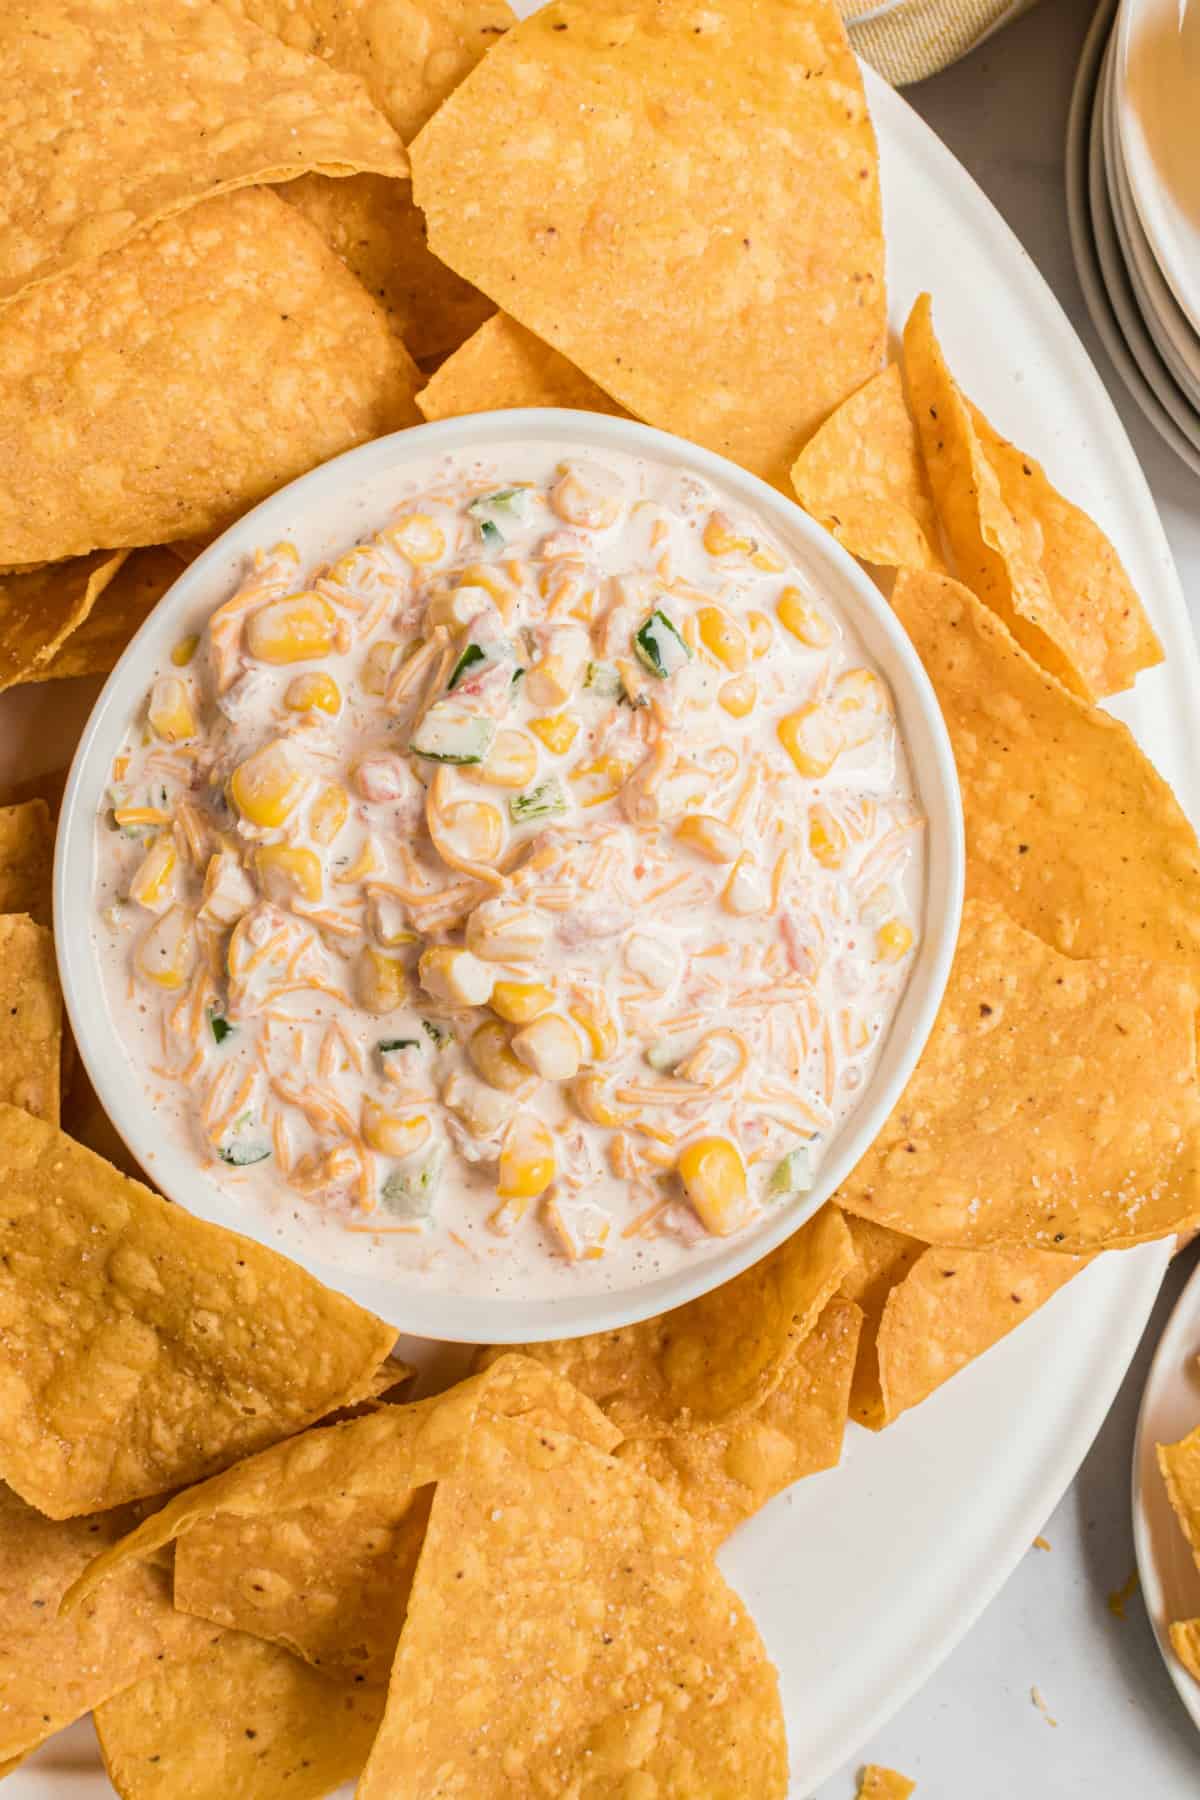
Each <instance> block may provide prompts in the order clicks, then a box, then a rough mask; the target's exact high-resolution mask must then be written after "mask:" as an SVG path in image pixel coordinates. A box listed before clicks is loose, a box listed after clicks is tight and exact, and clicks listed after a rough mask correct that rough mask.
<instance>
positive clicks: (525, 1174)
mask: <svg viewBox="0 0 1200 1800" xmlns="http://www.w3.org/2000/svg"><path fill="white" fill-rule="evenodd" d="M556 1167H557V1165H556V1161H555V1155H554V1139H553V1138H552V1137H551V1135H550V1132H549V1130H548V1128H547V1127H546V1126H545V1125H544V1124H543V1123H542V1121H541V1120H540V1119H539V1118H537V1117H536V1116H535V1115H534V1114H533V1113H518V1114H517V1116H516V1118H515V1119H514V1120H513V1121H512V1123H511V1124H510V1126H509V1127H508V1130H507V1131H506V1132H505V1134H504V1143H503V1146H502V1147H501V1150H500V1179H499V1182H498V1183H497V1186H496V1192H497V1193H498V1194H499V1195H500V1198H501V1199H502V1200H536V1199H537V1196H538V1195H539V1194H544V1193H545V1191H546V1189H547V1188H548V1187H549V1186H550V1183H551V1182H552V1181H553V1180H554V1176H555V1173H556Z"/></svg>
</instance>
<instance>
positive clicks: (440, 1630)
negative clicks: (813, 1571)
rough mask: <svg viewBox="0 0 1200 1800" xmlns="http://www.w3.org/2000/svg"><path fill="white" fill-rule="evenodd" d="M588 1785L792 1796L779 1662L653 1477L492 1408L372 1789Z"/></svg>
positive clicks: (441, 1494) (428, 1544)
mask: <svg viewBox="0 0 1200 1800" xmlns="http://www.w3.org/2000/svg"><path fill="white" fill-rule="evenodd" d="M638 1777H641V1779H640V1780H639V1779H638ZM585 1784H586V1786H587V1787H590V1788H592V1789H593V1790H594V1791H595V1792H596V1793H601V1792H603V1793H611V1794H616V1793H621V1792H623V1793H627V1794H630V1795H632V1794H634V1793H635V1792H638V1791H639V1790H640V1791H641V1792H644V1793H646V1794H664V1795H665V1794H703V1795H704V1796H705V1800H746V1797H747V1796H748V1795H753V1796H754V1797H755V1800H783V1796H784V1795H785V1794H786V1792H787V1785H788V1773H787V1746H786V1741H785V1737H784V1725H783V1714H782V1709H781V1707H780V1702H779V1691H778V1686H777V1682H776V1676H775V1671H774V1669H773V1668H772V1666H771V1664H770V1663H769V1662H768V1660H767V1656H766V1652H765V1650H764V1649H763V1646H762V1642H761V1640H760V1638H759V1636H758V1633H757V1631H756V1630H755V1627H754V1625H753V1623H752V1621H751V1620H750V1618H749V1616H748V1614H747V1613H746V1612H745V1610H744V1608H743V1607H742V1605H741V1603H740V1601H739V1600H738V1598H737V1596H736V1595H735V1594H734V1593H733V1592H732V1591H731V1590H730V1589H729V1588H728V1587H727V1586H726V1585H725V1582H724V1580H723V1579H722V1577H721V1576H720V1574H719V1573H718V1571H717V1568H716V1565H715V1564H714V1563H713V1562H712V1561H711V1560H710V1559H709V1557H708V1556H706V1555H705V1553H704V1550H703V1547H702V1545H701V1543H700V1542H699V1538H698V1533H697V1531H696V1528H695V1527H694V1526H693V1524H692V1522H691V1520H690V1519H689V1518H688V1516H687V1514H686V1513H684V1512H682V1511H681V1510H680V1509H679V1508H678V1507H677V1506H676V1505H675V1504H674V1502H673V1501H671V1500H670V1499H669V1498H668V1496H667V1495H666V1494H664V1493H663V1492H662V1491H661V1489H659V1488H658V1487H657V1486H656V1484H655V1483H654V1482H653V1481H648V1480H647V1479H646V1478H645V1477H644V1476H641V1475H639V1474H638V1473H637V1472H636V1471H635V1470H634V1469H631V1468H630V1467H628V1466H627V1465H624V1464H622V1463H620V1462H617V1461H614V1460H613V1459H612V1458H611V1457H609V1456H606V1455H605V1454H604V1453H603V1452H602V1451H600V1450H597V1449H595V1448H594V1447H593V1446H592V1445H590V1444H586V1443H584V1442H582V1441H581V1440H580V1439H578V1438H573V1437H569V1436H566V1435H565V1434H564V1433H561V1432H556V1431H553V1430H551V1429H549V1428H544V1429H541V1430H534V1429H531V1428H530V1427H529V1426H528V1425H526V1424H524V1423H523V1422H522V1421H519V1420H516V1419H500V1418H491V1417H485V1418H481V1419H480V1421H479V1423H478V1425H477V1426H476V1428H475V1430H474V1431H473V1432H472V1434H471V1439H470V1447H469V1450H468V1454H467V1458H466V1461H465V1463H464V1465H463V1467H462V1469H461V1471H460V1472H459V1473H458V1474H455V1475H452V1476H450V1477H449V1478H448V1479H447V1480H445V1481H443V1482H441V1483H440V1484H439V1486H438V1489H437V1493H436V1495H435V1498H434V1502H433V1512H432V1515H431V1518H430V1522H429V1531H428V1534H427V1536H426V1539H425V1548H424V1550H423V1551H422V1553H421V1561H420V1564H419V1565H418V1569H417V1577H416V1581H415V1583H414V1586H413V1592H412V1599H411V1601H410V1604H409V1611H408V1618H407V1620H406V1622H405V1626H404V1630H403V1632H402V1634H401V1638H400V1648H399V1650H398V1651H397V1654H396V1662H395V1666H394V1668H393V1670H392V1681H391V1687H390V1690H389V1694H388V1705H387V1711H386V1713H385V1715H384V1720H383V1724H382V1726H381V1727H380V1730H379V1735H378V1737H377V1738H376V1740H375V1745H374V1748H373V1749H372V1751H371V1755H370V1759H369V1760H368V1763H367V1767H366V1769H365V1771H364V1773H363V1776H362V1779H361V1781H360V1783H359V1786H358V1796H359V1800H395V1796H396V1795H398V1794H418V1793H420V1794H425V1793H433V1792H435V1791H440V1792H442V1793H446V1794H449V1793H462V1794H464V1795H465V1794H468V1793H469V1794H470V1796H471V1800H510V1797H511V1796H512V1795H514V1794H516V1793H521V1794H542V1793H545V1794H566V1793H569V1792H582V1791H583V1790H584V1787H585Z"/></svg>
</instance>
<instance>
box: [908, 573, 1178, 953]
mask: <svg viewBox="0 0 1200 1800" xmlns="http://www.w3.org/2000/svg"><path fill="white" fill-rule="evenodd" d="M892 605H893V607H894V608H895V611H896V614H897V617H898V618H899V620H900V623H901V624H902V625H903V626H904V628H905V630H906V631H907V632H908V635H909V637H910V638H911V639H912V640H913V643H914V644H915V645H916V648H917V652H918V654H919V655H920V658H921V661H922V662H923V663H924V665H925V669H926V672H927V673H928V675H929V678H930V680H931V681H932V683H933V686H934V690H935V692H936V694H937V697H938V701H939V703H940V705H941V709H942V714H943V716H944V718H945V720H946V725H947V727H948V729H949V732H950V741H951V743H952V745H953V748H954V760H955V763H956V764H957V766H958V780H959V786H960V788H961V790H962V798H963V817H964V823H965V826H966V839H967V893H968V895H969V896H971V897H974V898H976V899H980V900H991V901H994V902H995V903H996V904H997V905H1000V906H1003V907H1004V908H1005V910H1006V911H1007V912H1010V913H1011V914H1012V916H1013V917H1014V918H1015V919H1016V920H1017V921H1018V922H1019V923H1020V924H1021V925H1024V926H1025V928H1026V929H1027V930H1029V931H1034V932H1036V933H1037V934H1038V936H1039V937H1043V938H1045V939H1046V941H1047V943H1050V944H1053V945H1054V946H1055V948H1056V949H1058V950H1061V951H1063V952H1065V953H1066V954H1067V955H1070V956H1145V957H1154V958H1163V959H1165V960H1168V961H1180V962H1190V963H1193V964H1200V845H1198V844H1197V842H1196V833H1195V831H1194V830H1193V828H1192V825H1191V824H1190V822H1189V820H1188V819H1187V817H1186V816H1185V814H1184V812H1183V809H1182V808H1181V807H1180V805H1179V803H1178V801H1177V800H1176V799H1175V796H1174V794H1173V793H1172V792H1171V790H1170V788H1169V787H1168V786H1167V784H1166V782H1165V781H1164V780H1163V779H1162V777H1161V775H1159V774H1158V772H1157V770H1156V769H1155V768H1154V766H1153V764H1152V763H1151V762H1150V761H1149V760H1148V759H1147V757H1146V756H1145V755H1144V753H1143V752H1142V751H1141V749H1140V748H1139V747H1138V745H1137V743H1136V741H1135V740H1134V738H1133V736H1132V735H1131V733H1130V732H1129V731H1128V729H1127V728H1126V727H1125V726H1124V725H1122V724H1121V723H1120V722H1119V721H1118V720H1116V719H1113V718H1110V717H1109V715H1108V714H1107V713H1104V712H1101V711H1099V710H1098V709H1097V708H1095V707H1091V706H1088V705H1086V704H1085V703H1084V702H1083V701H1080V700H1078V699H1076V698H1075V696H1074V695H1073V694H1069V693H1067V692H1066V690H1065V689H1064V688H1063V687H1062V686H1061V684H1060V683H1059V682H1057V681H1055V680H1054V678H1053V677H1052V676H1050V675H1047V674H1046V673H1045V671H1044V670H1042V669H1039V668H1038V666H1037V664H1036V663H1035V662H1033V661H1032V659H1031V658H1030V657H1028V656H1027V655H1026V654H1025V652H1024V651H1023V650H1022V649H1021V647H1020V645H1019V644H1018V643H1017V642H1016V640H1015V639H1014V638H1013V637H1012V635H1011V634H1010V633H1009V632H1008V631H1007V630H1006V629H1005V628H1004V626H1003V624H1002V623H1001V622H1000V620H999V619H998V618H996V616H995V615H994V614H993V613H991V612H989V611H988V609H987V608H986V607H985V606H983V605H981V603H980V602H979V601H978V600H977V599H976V598H975V596H974V594H972V593H970V592H969V591H968V590H967V589H966V588H964V587H962V586H961V585H960V584H959V583H958V582H955V581H950V580H949V579H948V578H947V577H945V576H940V575H930V574H922V575H916V574H904V575H901V576H900V577H899V578H898V579H897V582H896V586H895V589H894V591H893V594H892Z"/></svg>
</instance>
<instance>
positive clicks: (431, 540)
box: [383, 513, 446, 569]
mask: <svg viewBox="0 0 1200 1800" xmlns="http://www.w3.org/2000/svg"><path fill="white" fill-rule="evenodd" d="M383 536H384V539H385V541H386V542H387V543H389V544H390V545H391V546H392V549H393V550H398V551H399V552H400V554H401V556H403V557H405V558H407V560H408V561H409V562H410V563H412V564H413V565H414V566H415V567H416V568H419V569H420V568H425V567H426V566H427V565H428V564H429V563H435V562H437V560H438V558H439V557H441V556H443V555H444V554H445V550H446V534H445V532H444V531H443V530H442V528H441V526H440V525H439V524H438V523H437V521H436V519H431V518H430V517H429V515H428V513H406V514H405V515H404V517H403V518H402V519H397V520H396V523H395V524H394V525H393V526H391V527H390V528H389V529H388V530H387V531H385V532H384V534H383Z"/></svg>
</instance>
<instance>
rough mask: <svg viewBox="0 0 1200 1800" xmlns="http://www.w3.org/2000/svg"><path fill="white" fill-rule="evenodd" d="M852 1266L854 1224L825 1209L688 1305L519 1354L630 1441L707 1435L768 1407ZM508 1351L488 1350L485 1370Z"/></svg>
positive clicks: (484, 1354) (484, 1355)
mask: <svg viewBox="0 0 1200 1800" xmlns="http://www.w3.org/2000/svg"><path fill="white" fill-rule="evenodd" d="M853 1265H854V1244H853V1241H852V1239H851V1237H850V1233H849V1230H848V1229H847V1226H846V1221H845V1219H843V1217H842V1215H841V1214H840V1213H839V1212H838V1210H837V1208H836V1207H834V1206H824V1207H822V1208H821V1210H820V1212H819V1213H817V1215H816V1217H815V1218H812V1219H810V1220H809V1221H808V1222H807V1224H804V1225H802V1226H801V1227H800V1229H799V1230H798V1231H797V1232H796V1233H795V1234H794V1236H792V1237H790V1238H789V1239H788V1240H787V1242H786V1243H784V1244H781V1245H780V1246H779V1248H778V1250H772V1251H771V1253H770V1255H769V1256H764V1257H763V1259H762V1261H761V1262H757V1263H755V1264H754V1265H753V1267H752V1268H749V1269H746V1270H744V1271H743V1273H742V1274H741V1275H738V1276H736V1277H735V1278H734V1279H733V1280H732V1281H729V1282H726V1284H725V1285H724V1286H723V1287H719V1288H716V1289H714V1290H713V1292H712V1293H710V1294H702V1295H701V1297H700V1298H699V1299H698V1300H689V1301H688V1303H687V1305H686V1306H680V1307H677V1308H676V1309H675V1310H674V1311H673V1312H669V1313H662V1314H660V1315H659V1316H658V1317H657V1318H654V1319H644V1320H642V1322H641V1323H640V1324H637V1325H625V1326H622V1327H621V1328H620V1329H619V1330H617V1331H602V1332H596V1333H593V1335H592V1336H591V1337H581V1338H566V1339H562V1340H559V1341H557V1342H551V1343H543V1344H524V1345H522V1346H521V1349H522V1351H523V1353H524V1354H525V1355H526V1356H532V1357H536V1358H537V1360H538V1361H539V1362H541V1363H544V1364H545V1365H546V1366H547V1368H550V1369H553V1370H554V1371H555V1373H556V1374H558V1375H561V1376H564V1377H565V1378H566V1380H568V1381H569V1382H571V1383H572V1384H573V1385H574V1386H575V1387H577V1388H578V1389H579V1391H580V1392H581V1393H583V1394H586V1395H587V1396H588V1398H589V1399H591V1400H594V1401H595V1403H596V1405H597V1406H599V1407H600V1408H602V1410H603V1411H604V1412H605V1413H606V1414H607V1416H608V1417H609V1418H610V1419H611V1420H612V1422H613V1424H614V1425H616V1426H617V1428H618V1429H619V1430H620V1431H621V1432H622V1433H623V1435H624V1436H626V1437H637V1438H643V1437H662V1436H665V1435H668V1434H670V1433H671V1432H674V1431H693V1430H696V1431H704V1430H708V1429H711V1428H712V1427H713V1426H716V1425H725V1424H731V1423H733V1422H734V1421H736V1420H738V1419H741V1418H745V1417H746V1415H747V1414H749V1413H752V1412H754V1411H755V1410H756V1409H757V1408H758V1407H759V1406H761V1405H762V1403H763V1401H764V1400H765V1399H766V1398H767V1396H768V1395H769V1394H771V1393H772V1392H773V1391H774V1389H775V1388H776V1387H777V1386H778V1385H779V1383H780V1381H781V1380H782V1379H783V1375H784V1371H785V1370H786V1368H787V1366H788V1364H789V1362H790V1361H791V1358H792V1356H793V1355H794V1353H795V1350H796V1347H797V1345H799V1344H800V1343H802V1342H803V1341H804V1339H805V1338H806V1337H807V1336H808V1333H809V1332H810V1331H811V1330H812V1329H813V1327H814V1326H815V1324H816V1322H817V1320H818V1318H819V1317H820V1315H821V1313H822V1311H823V1310H824V1308H825V1304H826V1302H827V1301H828V1300H830V1299H832V1297H833V1295H834V1294H835V1293H836V1292H837V1289H838V1287H839V1285H840V1283H841V1281H842V1278H843V1277H844V1276H845V1274H846V1272H847V1271H848V1270H849V1269H851V1268H852V1267H853ZM503 1354H505V1353H504V1351H502V1350H486V1351H484V1352H482V1354H481V1357H480V1362H481V1366H483V1367H485V1368H486V1367H487V1365H488V1364H489V1362H491V1361H492V1360H494V1359H495V1358H496V1357H498V1356H502V1355H503Z"/></svg>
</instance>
